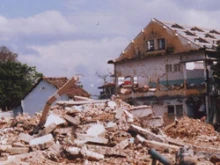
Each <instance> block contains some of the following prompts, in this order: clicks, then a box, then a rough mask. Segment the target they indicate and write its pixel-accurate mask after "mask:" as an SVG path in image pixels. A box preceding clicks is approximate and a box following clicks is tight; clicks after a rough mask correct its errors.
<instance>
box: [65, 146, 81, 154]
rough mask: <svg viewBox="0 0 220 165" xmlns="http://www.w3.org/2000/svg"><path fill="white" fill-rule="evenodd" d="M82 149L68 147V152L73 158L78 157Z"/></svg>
mask: <svg viewBox="0 0 220 165" xmlns="http://www.w3.org/2000/svg"><path fill="white" fill-rule="evenodd" d="M80 150H81V149H80V148H78V147H68V148H66V151H67V152H68V153H70V154H71V155H72V156H78V155H79V154H80Z"/></svg>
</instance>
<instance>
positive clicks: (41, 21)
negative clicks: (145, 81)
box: [0, 0, 220, 92]
mask: <svg viewBox="0 0 220 165" xmlns="http://www.w3.org/2000/svg"><path fill="white" fill-rule="evenodd" d="M64 2H66V4H67V5H69V6H68V8H71V9H73V12H69V13H68V12H66V13H65V14H63V13H62V12H61V11H55V10H51V11H45V12H43V13H39V14H37V15H34V16H30V17H28V18H14V19H9V18H6V17H3V16H0V41H2V42H3V41H4V42H6V43H8V45H9V46H11V47H12V48H14V51H15V52H23V53H22V54H19V59H20V61H22V62H25V63H28V64H29V65H33V66H37V70H38V71H40V72H43V73H44V74H45V75H46V76H68V77H71V76H72V75H74V74H77V73H80V74H83V75H85V76H84V77H83V82H84V83H85V85H84V86H85V88H87V89H90V88H91V86H90V84H94V87H93V89H91V90H92V91H89V92H93V91H95V88H96V86H97V84H100V80H99V79H98V78H97V77H96V76H95V72H96V71H99V72H102V73H106V72H107V70H108V69H111V68H112V66H111V65H108V64H107V61H108V60H109V59H115V58H116V57H118V56H119V54H120V52H121V51H122V50H123V49H125V48H126V46H127V45H128V44H129V42H130V41H131V40H132V39H133V38H134V37H135V36H136V35H137V34H138V33H139V32H140V31H141V29H143V28H144V27H145V26H146V25H147V24H148V23H149V21H150V19H151V18H158V19H159V20H162V21H171V22H173V21H175V22H178V23H180V24H186V25H195V26H202V27H219V25H220V23H219V21H218V20H219V18H218V15H219V14H220V12H219V11H218V10H214V11H212V10H199V9H195V8H193V7H191V6H190V4H189V7H187V6H186V5H187V4H184V7H183V6H181V5H182V3H176V2H175V1H173V0H167V1H166V2H165V1H164V0H149V1H146V0H120V1H119V0H106V1H98V0H94V1H88V0H65V1H64ZM98 2H99V3H103V4H104V3H106V5H105V8H100V9H99V10H92V9H91V8H92V7H91V8H89V7H90V6H94V4H92V3H98ZM207 3H209V2H207ZM100 6H102V5H100ZM96 8H98V6H96ZM203 8H204V5H203ZM210 8H211V7H210ZM97 23H98V24H97ZM48 38H49V39H48ZM47 40H49V41H48V42H46V41H47ZM2 42H1V43H2ZM45 43H46V44H45ZM18 45H19V46H18ZM24 50H32V51H33V52H35V53H31V52H30V51H24Z"/></svg>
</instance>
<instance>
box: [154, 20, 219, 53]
mask: <svg viewBox="0 0 220 165" xmlns="http://www.w3.org/2000/svg"><path fill="white" fill-rule="evenodd" d="M155 20H156V19H155ZM156 21H158V20H156ZM161 23H162V24H164V25H165V26H166V27H168V28H170V29H172V30H174V31H176V33H177V34H180V35H182V36H183V37H185V38H187V39H188V40H189V41H191V42H194V43H195V44H197V45H198V46H200V47H206V48H209V49H215V48H216V47H217V42H218V41H219V40H220V31H219V30H217V29H207V28H201V27H197V26H185V25H180V24H177V23H168V22H161Z"/></svg>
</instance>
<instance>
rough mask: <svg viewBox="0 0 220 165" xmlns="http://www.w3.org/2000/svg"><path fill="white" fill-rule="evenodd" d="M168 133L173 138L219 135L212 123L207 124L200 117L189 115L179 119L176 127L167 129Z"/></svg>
mask: <svg viewBox="0 0 220 165" xmlns="http://www.w3.org/2000/svg"><path fill="white" fill-rule="evenodd" d="M166 134H167V135H168V136H170V137H172V138H177V137H179V138H196V137H199V136H203V135H206V136H217V135H218V133H217V132H216V131H215V129H214V127H213V126H212V125H211V124H207V123H205V122H202V121H201V120H199V119H192V118H189V117H187V116H184V117H182V118H181V119H180V120H178V122H177V124H176V125H175V127H172V128H170V129H169V130H167V131H166Z"/></svg>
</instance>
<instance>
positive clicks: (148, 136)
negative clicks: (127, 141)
mask: <svg viewBox="0 0 220 165" xmlns="http://www.w3.org/2000/svg"><path fill="white" fill-rule="evenodd" d="M130 130H132V131H135V132H137V133H140V134H141V135H143V136H144V137H145V138H146V139H148V140H155V141H158V142H164V141H165V139H164V138H163V137H161V136H159V135H156V134H154V133H152V132H151V131H149V130H147V129H144V128H141V127H139V126H136V125H133V124H132V125H131V126H130Z"/></svg>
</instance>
